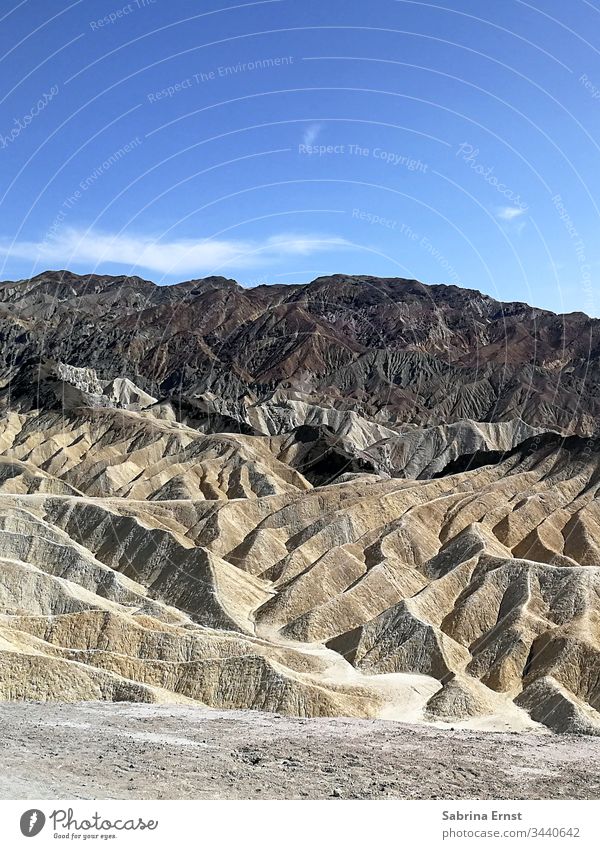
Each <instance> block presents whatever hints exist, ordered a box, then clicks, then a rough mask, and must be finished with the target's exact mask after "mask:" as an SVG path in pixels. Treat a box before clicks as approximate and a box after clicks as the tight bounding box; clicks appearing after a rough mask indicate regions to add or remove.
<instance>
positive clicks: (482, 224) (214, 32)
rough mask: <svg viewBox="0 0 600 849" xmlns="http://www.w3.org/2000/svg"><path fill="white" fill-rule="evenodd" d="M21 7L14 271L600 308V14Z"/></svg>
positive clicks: (5, 156) (516, 2)
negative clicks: (447, 286) (439, 291)
mask: <svg viewBox="0 0 600 849" xmlns="http://www.w3.org/2000/svg"><path fill="white" fill-rule="evenodd" d="M595 3H596V4H597V5H594V3H592V2H588V0H570V2H569V3H564V2H563V0H531V2H524V0H503V2H491V0H488V2H483V3H482V2H481V0H445V2H440V3H439V4H438V3H425V2H416V0H415V2H408V0H370V1H369V2H366V0H303V2H298V0H269V1H268V2H246V3H236V2H233V3H232V2H227V0H213V1H212V2H201V3H199V2H197V0H196V2H192V1H191V0H169V2H167V0H154V2H152V0H132V2H130V3H124V2H121V0H94V1H93V2H92V0H79V2H63V0H58V2H55V3H52V4H49V3H47V2H45V0H22V2H18V0H8V2H6V3H4V4H2V9H1V11H0V57H1V58H0V72H1V76H0V79H1V81H2V82H1V88H0V161H1V164H2V168H1V169H0V263H1V264H2V270H1V272H0V279H18V278H23V277H29V276H31V275H32V274H35V273H37V272H39V271H41V270H44V269H47V268H70V269H72V270H74V271H77V272H90V271H96V272H101V273H119V274H122V273H127V274H139V275H140V276H143V277H147V278H150V279H153V280H155V281H157V282H165V283H167V282H174V281H178V280H184V279H190V278H195V277H203V276H207V275H210V274H223V275H226V276H232V277H235V278H236V279H237V280H239V281H240V282H241V283H243V284H244V285H256V284H258V283H263V282H273V283H281V282H305V281H307V280H311V279H313V278H314V277H317V276H319V275H321V274H330V273H335V272H343V273H356V274H373V275H380V276H391V277H395V276H400V277H416V278H418V279H420V280H423V281H424V282H429V283H454V284H456V285H461V286H467V287H472V288H477V289H480V290H482V291H484V292H487V293H489V294H491V295H493V296H495V297H498V298H500V299H502V300H526V301H528V302H530V303H533V304H535V305H538V306H541V307H547V308H549V309H553V310H556V311H572V310H583V311H585V312H588V313H591V314H593V315H598V314H600V293H599V292H598V288H597V282H598V280H599V279H600V239H599V238H598V232H599V228H598V225H599V224H600V168H599V167H598V166H599V164H600V133H599V129H600V37H599V34H600V4H598V3H597V0H595Z"/></svg>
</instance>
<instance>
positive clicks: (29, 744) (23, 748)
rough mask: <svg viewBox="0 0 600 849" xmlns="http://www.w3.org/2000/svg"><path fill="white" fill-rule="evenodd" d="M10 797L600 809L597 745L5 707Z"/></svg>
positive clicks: (0, 790) (4, 764)
mask: <svg viewBox="0 0 600 849" xmlns="http://www.w3.org/2000/svg"><path fill="white" fill-rule="evenodd" d="M0 724H1V728H2V743H1V748H0V798H2V799H15V798H16V799H19V798H31V799H37V798H39V799H46V798H63V799H66V798H82V799H89V798H99V799H110V798H117V799H118V798H132V799H190V798H192V799H215V798H226V799H328V798H331V799H336V798H344V799H394V798H395V799H444V798H446V799H472V798H480V799H486V798H488V799H489V798H498V799H565V798H566V799H598V798H600V744H599V742H598V740H597V739H594V738H586V737H574V736H567V735H565V736H554V735H551V734H541V733H538V732H533V731H531V732H521V733H492V732H483V731H472V730H471V731H466V730H450V729H439V728H433V727H423V726H414V725H406V724H402V723H398V722H391V721H382V720H372V721H371V720H350V719H291V718H289V717H283V716H280V715H278V714H264V713H256V712H252V711H231V712H224V711H214V710H208V709H202V708H196V707H184V706H155V705H141V704H123V703H121V704H107V703H80V704H76V705H73V704H49V703H48V704H39V703H32V702H25V703H23V702H21V703H4V704H2V705H1V706H0Z"/></svg>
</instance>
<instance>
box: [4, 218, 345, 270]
mask: <svg viewBox="0 0 600 849" xmlns="http://www.w3.org/2000/svg"><path fill="white" fill-rule="evenodd" d="M348 247H352V245H351V243H350V242H348V241H347V240H346V239H343V238H341V237H338V236H317V235H313V234H302V233H281V234H279V235H276V236H270V237H269V238H267V239H264V240H261V241H259V240H252V239H239V240H236V239H231V240H230V239H176V240H172V241H168V242H163V241H160V240H156V239H154V238H152V237H150V236H133V235H132V236H129V235H122V234H111V233H106V232H98V231H95V232H92V231H82V230H77V229H66V230H64V231H63V232H61V233H59V234H57V235H56V236H54V237H52V238H51V239H47V240H44V241H42V242H30V241H20V242H15V243H14V244H11V243H10V242H9V241H8V240H6V239H5V240H1V241H0V255H2V256H4V257H7V258H9V259H13V258H18V259H26V260H29V261H31V262H33V263H35V262H38V263H48V264H50V265H53V264H54V265H59V266H60V267H61V268H64V267H68V266H69V265H71V264H87V265H90V264H91V265H94V266H96V265H98V264H100V263H108V262H109V263H115V264H123V265H127V266H129V267H131V268H138V267H139V268H145V269H149V270H151V271H155V272H159V273H161V274H179V273H189V272H196V273H206V272H214V271H216V270H219V269H224V268H231V269H238V270H245V269H252V268H257V267H261V266H264V265H265V264H270V263H274V262H277V261H279V260H282V259H285V258H287V257H297V256H310V255H311V254H314V253H317V252H319V251H324V250H329V249H331V248H342V249H343V248H348Z"/></svg>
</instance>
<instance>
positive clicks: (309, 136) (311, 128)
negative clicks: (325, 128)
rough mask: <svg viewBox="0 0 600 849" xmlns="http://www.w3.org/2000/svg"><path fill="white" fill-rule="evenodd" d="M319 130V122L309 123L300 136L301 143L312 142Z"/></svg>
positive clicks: (309, 143) (314, 140)
mask: <svg viewBox="0 0 600 849" xmlns="http://www.w3.org/2000/svg"><path fill="white" fill-rule="evenodd" d="M320 132H321V124H309V125H308V127H307V128H306V129H305V130H304V135H303V136H302V144H308V145H311V144H314V143H315V142H316V140H317V136H318V135H319V133H320Z"/></svg>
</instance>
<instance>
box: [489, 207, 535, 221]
mask: <svg viewBox="0 0 600 849" xmlns="http://www.w3.org/2000/svg"><path fill="white" fill-rule="evenodd" d="M526 212H527V207H525V208H523V207H521V206H501V207H499V208H498V209H497V210H496V216H497V217H498V218H500V219H501V220H502V221H514V220H515V218H520V217H521V216H522V215H525V213H526Z"/></svg>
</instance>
